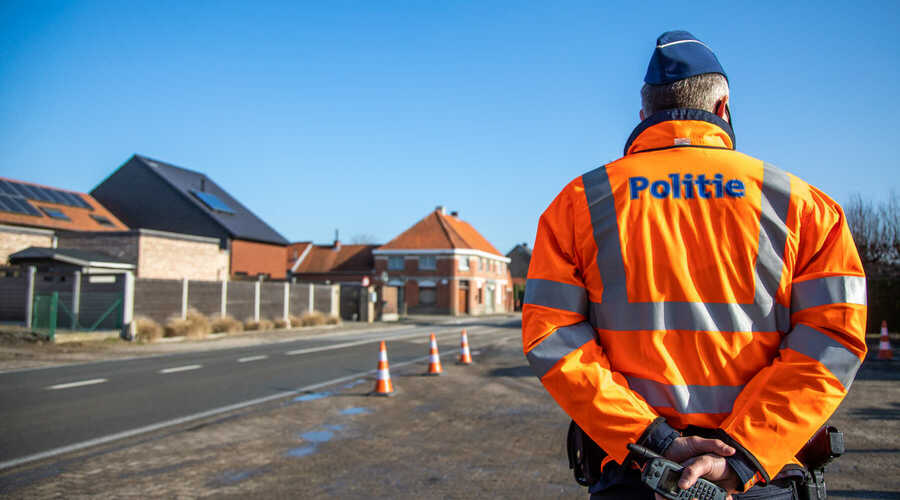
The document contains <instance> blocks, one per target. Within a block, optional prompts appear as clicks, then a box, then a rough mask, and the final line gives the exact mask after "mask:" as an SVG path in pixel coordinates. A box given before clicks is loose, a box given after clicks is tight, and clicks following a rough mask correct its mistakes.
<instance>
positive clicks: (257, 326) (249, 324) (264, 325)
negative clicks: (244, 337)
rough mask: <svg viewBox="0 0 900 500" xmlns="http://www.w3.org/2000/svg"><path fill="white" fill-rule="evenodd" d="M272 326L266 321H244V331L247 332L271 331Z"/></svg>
mask: <svg viewBox="0 0 900 500" xmlns="http://www.w3.org/2000/svg"><path fill="white" fill-rule="evenodd" d="M273 326H274V325H273V323H272V322H271V321H269V320H267V319H261V320H259V321H254V320H252V319H248V320H246V321H244V330H247V331H262V330H271V329H272V327H273Z"/></svg>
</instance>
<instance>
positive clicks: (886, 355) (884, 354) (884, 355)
mask: <svg viewBox="0 0 900 500" xmlns="http://www.w3.org/2000/svg"><path fill="white" fill-rule="evenodd" d="M878 359H894V353H893V352H892V351H878Z"/></svg>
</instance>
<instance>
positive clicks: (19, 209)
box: [0, 194, 41, 217]
mask: <svg viewBox="0 0 900 500" xmlns="http://www.w3.org/2000/svg"><path fill="white" fill-rule="evenodd" d="M0 199H2V200H3V206H4V211H6V212H12V213H14V214H25V215H35V216H38V217H40V216H41V213H40V212H38V211H37V209H36V208H34V207H33V206H32V205H31V203H28V202H27V201H26V200H25V199H24V198H22V197H20V196H9V195H7V194H0Z"/></svg>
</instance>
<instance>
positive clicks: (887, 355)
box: [878, 320, 894, 359]
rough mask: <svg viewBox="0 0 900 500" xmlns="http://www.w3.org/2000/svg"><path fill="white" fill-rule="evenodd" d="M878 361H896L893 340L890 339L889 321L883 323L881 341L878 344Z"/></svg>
mask: <svg viewBox="0 0 900 500" xmlns="http://www.w3.org/2000/svg"><path fill="white" fill-rule="evenodd" d="M878 359H894V350H893V349H891V339H890V338H889V337H888V330H887V321H884V320H882V321H881V341H880V342H879V343H878Z"/></svg>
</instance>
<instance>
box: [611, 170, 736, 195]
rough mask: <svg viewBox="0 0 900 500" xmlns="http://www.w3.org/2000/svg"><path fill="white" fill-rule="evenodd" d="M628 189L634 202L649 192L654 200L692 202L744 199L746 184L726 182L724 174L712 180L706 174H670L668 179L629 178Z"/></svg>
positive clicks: (734, 180)
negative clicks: (683, 200) (671, 199)
mask: <svg viewBox="0 0 900 500" xmlns="http://www.w3.org/2000/svg"><path fill="white" fill-rule="evenodd" d="M628 188H629V193H630V196H631V199H632V200H636V199H638V198H640V197H641V193H642V192H644V191H649V192H650V195H651V196H653V197H654V198H658V199H665V198H669V197H671V198H677V199H680V198H684V199H686V200H691V199H694V198H700V199H704V200H708V199H711V198H743V197H744V182H743V181H741V180H740V179H729V180H728V181H726V180H725V176H724V175H722V174H715V175H713V176H712V179H710V178H708V177H707V176H706V174H699V175H697V176H696V177H695V176H694V175H693V174H684V175H682V174H669V175H668V176H667V179H660V180H654V181H653V182H651V181H650V179H648V178H646V177H643V176H634V177H629V178H628Z"/></svg>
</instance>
